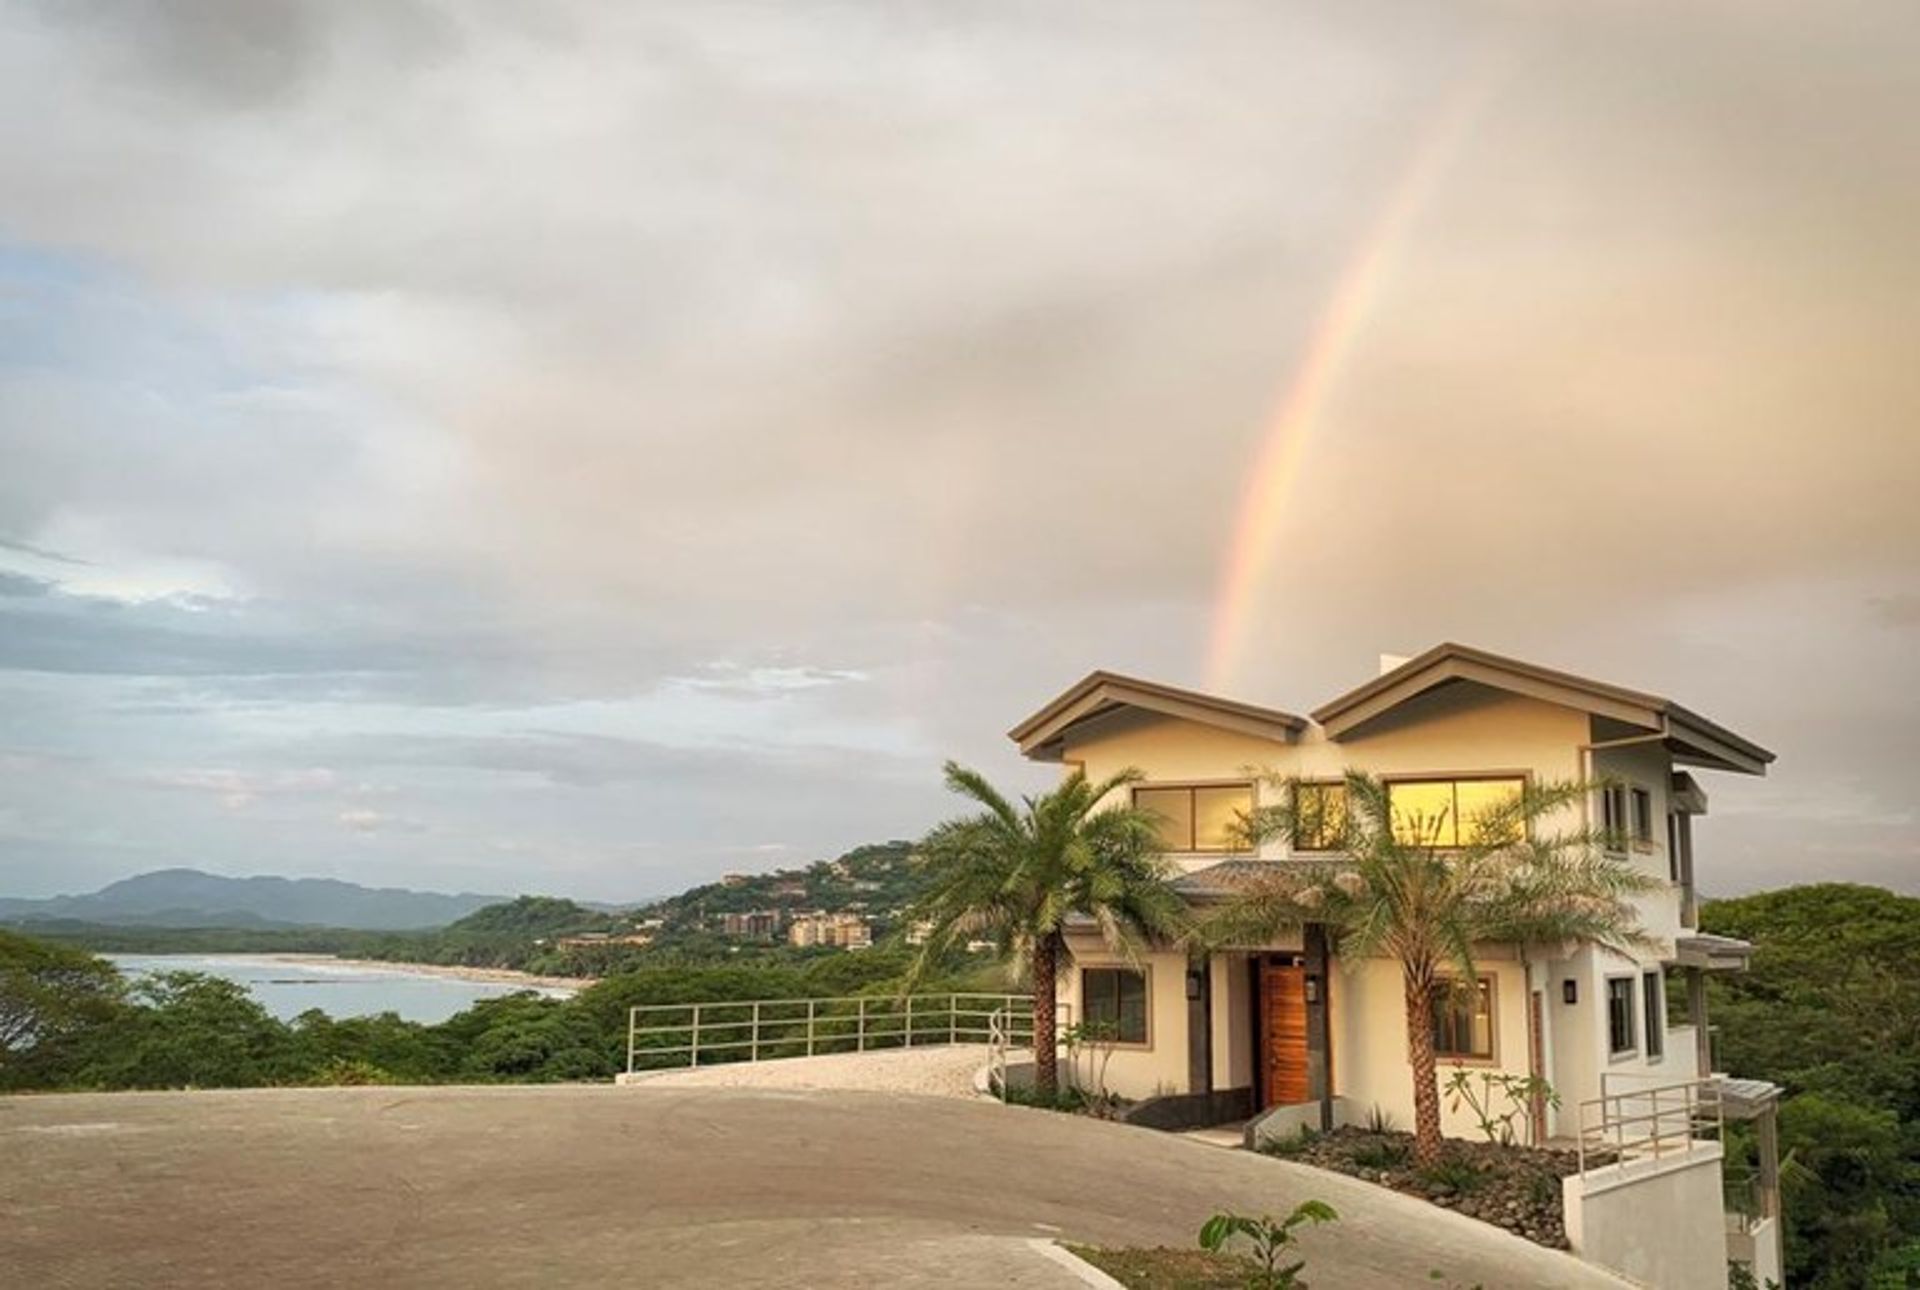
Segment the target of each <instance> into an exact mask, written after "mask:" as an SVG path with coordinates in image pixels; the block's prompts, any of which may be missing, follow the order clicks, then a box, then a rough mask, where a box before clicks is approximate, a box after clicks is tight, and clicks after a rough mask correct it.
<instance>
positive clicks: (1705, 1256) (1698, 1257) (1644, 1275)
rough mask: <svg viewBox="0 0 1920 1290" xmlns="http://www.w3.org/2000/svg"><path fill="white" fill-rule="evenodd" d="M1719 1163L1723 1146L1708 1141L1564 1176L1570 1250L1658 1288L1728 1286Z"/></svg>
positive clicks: (1702, 1289)
mask: <svg viewBox="0 0 1920 1290" xmlns="http://www.w3.org/2000/svg"><path fill="white" fill-rule="evenodd" d="M1720 1164H1721V1151H1720V1144H1719V1143H1717V1142H1705V1143H1696V1144H1695V1146H1694V1149H1693V1150H1691V1151H1689V1152H1688V1153H1687V1154H1686V1155H1685V1156H1682V1157H1676V1158H1671V1159H1668V1160H1665V1161H1660V1162H1657V1163H1656V1162H1648V1161H1641V1162H1636V1163H1634V1164H1629V1165H1613V1166H1610V1167H1609V1168H1606V1169H1598V1170H1594V1171H1592V1172H1591V1173H1589V1174H1587V1175H1586V1176H1585V1177H1584V1178H1583V1177H1581V1176H1580V1175H1579V1174H1574V1175H1572V1176H1571V1177H1568V1178H1563V1179H1562V1180H1561V1190H1562V1193H1563V1200H1564V1202H1565V1205H1566V1217H1567V1240H1568V1242H1569V1243H1570V1244H1571V1245H1572V1246H1573V1252H1574V1253H1575V1254H1578V1255H1579V1256H1580V1257H1581V1258H1582V1259H1585V1260H1586V1261H1587V1262H1589V1263H1597V1264H1599V1265H1600V1266H1601V1267H1605V1268H1611V1269H1613V1270H1614V1271H1615V1272H1618V1273H1621V1274H1622V1275H1623V1276H1626V1277H1628V1278H1630V1279H1632V1280H1633V1281H1636V1282H1638V1283H1639V1284H1641V1285H1645V1286H1658V1287H1659V1288H1660V1290H1725V1287H1726V1284H1727V1246H1726V1243H1725V1241H1724V1240H1722V1239H1720V1233H1721V1232H1722V1231H1723V1230H1724V1217H1723V1214H1722V1211H1721V1197H1720ZM1703 1234H1711V1237H1712V1239H1703Z"/></svg>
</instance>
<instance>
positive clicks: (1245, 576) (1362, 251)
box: [1207, 69, 1495, 690]
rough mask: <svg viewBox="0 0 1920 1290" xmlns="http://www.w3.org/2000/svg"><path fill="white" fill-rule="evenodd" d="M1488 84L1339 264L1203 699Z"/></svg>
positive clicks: (1249, 510)
mask: <svg viewBox="0 0 1920 1290" xmlns="http://www.w3.org/2000/svg"><path fill="white" fill-rule="evenodd" d="M1494 81H1495V77H1493V76H1492V75H1491V74H1490V69H1484V70H1483V71H1482V74H1481V75H1479V76H1476V77H1473V78H1471V79H1469V80H1468V81H1466V82H1465V83H1464V85H1463V88H1462V90H1461V92H1459V93H1457V94H1456V95H1455V96H1454V98H1453V100H1452V102H1451V103H1450V104H1449V105H1448V107H1447V109H1446V110H1445V111H1444V112H1442V113H1441V114H1440V115H1439V116H1438V117H1437V118H1436V119H1435V122H1434V125H1433V128H1432V129H1431V130H1429V131H1428V133H1427V135H1426V137H1425V140H1424V141H1423V142H1422V144H1421V146H1420V148H1419V149H1418V150H1417V151H1416V152H1415V153H1414V156H1413V158H1412V161H1411V163H1410V164H1409V166H1408V167H1407V169H1406V171H1405V173H1404V174H1403V175H1402V176H1401V178H1400V180H1399V182H1398V183H1396V184H1395V185H1394V187H1393V190H1392V192H1391V193H1390V195H1389V198H1388V201H1387V203H1386V205H1385V206H1384V207H1383V208H1382V209H1381V212H1380V214H1379V216H1378V217H1377V218H1376V219H1375V220H1374V221H1373V223H1372V224H1371V226H1370V227H1369V228H1368V230H1367V235H1366V236H1365V237H1364V238H1362V239H1361V241H1360V243H1359V245H1358V247H1357V249H1356V250H1355V252H1354V254H1353V256H1352V257H1351V258H1350V259H1349V260H1348V261H1347V264H1346V267H1345V269H1344V270H1343V271H1342V272H1341V274H1340V277H1339V279H1338V281H1337V282H1336V284H1335V287H1334V290H1333V293H1332V294H1331V295H1330V296H1329V297H1328V299H1327V304H1326V307H1325V309H1324V310H1323V311H1322V313H1321V316H1320V319H1319V323H1318V325H1317V326H1316V327H1315V328H1314V331H1313V334H1312V336H1311V337H1310V339H1309V340H1308V343H1307V348H1306V352H1305V354H1304V355H1303V356H1302V357H1301V360H1300V363H1299V365H1298V366H1297V367H1296V368H1295V369H1294V373H1293V379H1292V380H1291V381H1290V382H1289V383H1288V384H1287V386H1286V389H1285V392H1284V393H1283V394H1282V396H1281V398H1280V401H1279V404H1278V406H1277V407H1276V408H1275V410H1274V414H1273V417H1272V419H1271V420H1270V421H1269V422H1268V428H1267V432H1266V434H1265V436H1264V437H1263V438H1262V440H1261V444H1260V449H1259V453H1258V456H1257V457H1256V458H1255V460H1254V463H1253V470H1252V472H1251V473H1250V474H1249V475H1248V477H1247V486H1246V490H1245V492H1244V493H1243V495H1242V497H1241V501H1240V513H1239V518H1238V519H1237V520H1236V522H1235V523H1234V527H1233V537H1232V540H1231V542H1230V544H1229V545H1228V548H1227V554H1226V558H1225V560H1224V562H1223V565H1222V568H1221V575H1220V585H1219V589H1218V592H1217V594H1216V595H1215V598H1214V613H1213V621H1212V628H1211V632H1210V638H1209V642H1208V647H1207V683H1208V685H1209V687H1210V688H1212V689H1215V690H1226V689H1230V688H1232V684H1233V682H1234V680H1235V676H1236V673H1237V672H1238V670H1239V667H1240V662H1241V656H1242V654H1243V652H1244V650H1245V647H1246V638H1247V635H1248V633H1249V631H1250V629H1251V626H1252V619H1253V616H1254V611H1255V609H1256V608H1257V606H1258V602H1259V593H1260V590H1261V588H1262V587H1263V585H1264V584H1265V582H1266V579H1267V575H1268V573H1269V572H1270V571H1271V570H1272V567H1273V560H1274V555H1275V551H1276V547H1277V545H1278V541H1277V540H1278V538H1279V535H1280V527H1281V524H1282V522H1283V521H1284V520H1285V518H1286V513H1287V502H1288V500H1289V499H1290V498H1291V497H1292V496H1293V490H1294V485H1295V484H1296V483H1297V482H1298V480H1299V477H1300V465H1301V462H1302V460H1303V459H1304V458H1305V456H1306V450H1307V445H1308V442H1309V441H1310V440H1311V439H1312V437H1313V432H1314V430H1315V429H1316V428H1318V427H1319V426H1320V425H1321V424H1322V415H1321V414H1322V413H1323V412H1324V411H1325V409H1326V405H1327V400H1328V398H1329V397H1330V396H1331V394H1332V393H1333V390H1334V387H1335V386H1336V384H1337V383H1338V380H1339V376H1340V372H1341V369H1342V368H1344V367H1345V366H1346V363H1347V360H1348V358H1349V357H1350V356H1351V354H1352V353H1353V348H1354V342H1355V341H1356V340H1358V338H1359V336H1360V333H1361V330H1362V328H1363V326H1364V325H1365V323H1366V320H1367V317H1368V315H1369V314H1370V313H1371V312H1372V310H1373V306H1374V305H1375V303H1376V302H1378V300H1379V299H1380V296H1381V294H1382V289H1383V287H1384V286H1385V284H1386V282H1387V280H1388V278H1389V277H1390V276H1391V275H1392V271H1393V269H1394V267H1395V264H1396V262H1397V261H1398V259H1399V257H1400V254H1401V252H1402V251H1403V250H1404V249H1405V247H1406V244H1407V235H1408V233H1409V232H1410V231H1411V229H1412V227H1413V224H1414V221H1415V220H1416V218H1417V217H1418V215H1419V213H1420V211H1421V209H1422V207H1424V206H1425V205H1426V202H1427V199H1428V198H1429V197H1430V196H1431V194H1432V192H1433V189H1434V187H1435V186H1436V184H1437V183H1438V182H1439V179H1440V177H1441V175H1442V174H1443V173H1444V172H1445V171H1446V169H1447V168H1448V166H1449V165H1451V164H1452V161H1453V158H1454V154H1455V153H1456V152H1458V150H1459V147H1460V143H1461V140H1462V139H1463V138H1464V137H1465V136H1466V133H1467V131H1468V128H1469V127H1470V126H1471V125H1472V123H1473V120H1474V118H1475V117H1477V116H1478V115H1479V113H1480V111H1481V109H1482V108H1483V107H1484V106H1485V104H1486V101H1487V99H1488V98H1489V97H1490V95H1491V93H1492V89H1493V85H1494Z"/></svg>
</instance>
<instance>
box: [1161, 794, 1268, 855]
mask: <svg viewBox="0 0 1920 1290" xmlns="http://www.w3.org/2000/svg"><path fill="white" fill-rule="evenodd" d="M1133 804H1134V805H1135V806H1137V807H1139V808H1140V809H1141V810H1143V811H1151V812H1152V813H1153V815H1154V817H1155V821H1154V822H1155V823H1156V824H1158V825H1159V828H1160V847H1161V849H1162V850H1164V851H1246V850H1249V849H1250V848H1249V846H1248V844H1247V841H1246V839H1245V838H1244V837H1242V836H1241V827H1242V821H1243V820H1244V819H1245V817H1246V816H1247V815H1248V814H1250V813H1251V812H1252V811H1253V785H1252V784H1207V785H1201V786H1197V787H1192V788H1157V787H1141V788H1136V789H1134V790H1133Z"/></svg>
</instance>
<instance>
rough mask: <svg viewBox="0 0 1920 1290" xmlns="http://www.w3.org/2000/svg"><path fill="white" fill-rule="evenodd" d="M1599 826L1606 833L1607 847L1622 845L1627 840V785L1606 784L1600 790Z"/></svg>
mask: <svg viewBox="0 0 1920 1290" xmlns="http://www.w3.org/2000/svg"><path fill="white" fill-rule="evenodd" d="M1600 827H1601V828H1602V829H1603V830H1605V832H1606V835H1607V846H1608V847H1609V848H1613V847H1618V846H1624V845H1625V843H1626V840H1627V786H1626V785H1625V784H1608V785H1607V786H1606V787H1605V788H1603V789H1601V790H1600Z"/></svg>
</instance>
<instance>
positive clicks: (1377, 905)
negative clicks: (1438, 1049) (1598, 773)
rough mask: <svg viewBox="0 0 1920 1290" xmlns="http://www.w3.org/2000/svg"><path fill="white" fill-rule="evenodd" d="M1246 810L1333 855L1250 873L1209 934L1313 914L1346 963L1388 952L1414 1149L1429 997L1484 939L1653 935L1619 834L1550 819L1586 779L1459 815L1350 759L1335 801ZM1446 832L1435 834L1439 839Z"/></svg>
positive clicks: (1245, 935)
mask: <svg viewBox="0 0 1920 1290" xmlns="http://www.w3.org/2000/svg"><path fill="white" fill-rule="evenodd" d="M1280 782H1283V783H1285V785H1286V789H1287V791H1286V793H1285V795H1284V800H1283V801H1282V802H1281V803H1280V804H1278V805H1274V806H1270V807H1262V808H1259V809H1257V810H1255V811H1254V812H1253V813H1252V814H1251V815H1250V816H1249V817H1248V818H1247V819H1246V820H1245V822H1244V825H1243V829H1244V832H1245V833H1246V835H1247V837H1248V838H1249V839H1250V840H1251V841H1253V842H1255V843H1258V842H1264V841H1267V840H1269V839H1274V838H1280V839H1286V840H1288V841H1292V840H1293V839H1294V838H1295V837H1298V836H1310V837H1313V838H1314V839H1315V841H1316V843H1317V844H1325V843H1327V842H1331V843H1332V844H1333V845H1332V846H1331V848H1330V849H1331V850H1332V851H1334V852H1335V853H1337V858H1335V859H1330V860H1327V861H1302V862H1289V863H1286V864H1284V865H1278V866H1275V869H1274V872H1273V873H1272V874H1270V875H1263V876H1261V877H1259V878H1256V879H1254V880H1252V881H1250V882H1249V883H1248V884H1247V886H1246V887H1245V888H1244V889H1243V891H1242V893H1241V894H1240V895H1238V896H1237V897H1236V898H1235V899H1234V900H1233V901H1232V902H1231V903H1230V904H1228V905H1227V906H1226V907H1224V908H1223V909H1222V910H1221V911H1220V913H1219V914H1218V915H1217V916H1216V917H1215V918H1213V919H1212V920H1210V921H1209V923H1208V925H1207V927H1206V928H1205V929H1203V934H1204V936H1205V938H1206V939H1207V940H1209V941H1210V942H1212V943H1214V944H1221V945H1225V944H1234V945H1243V946H1244V945H1252V944H1262V943H1265V942H1266V941H1268V940H1270V939H1271V938H1272V937H1273V936H1274V935H1275V934H1276V933H1278V932H1281V931H1285V930H1290V929H1294V928H1299V927H1303V926H1305V925H1306V924H1308V923H1318V924H1321V925H1322V926H1324V927H1325V928H1326V931H1327V936H1328V939H1329V941H1330V943H1331V945H1332V947H1333V949H1334V950H1335V952H1336V953H1338V954H1340V955H1341V956H1342V958H1343V959H1345V960H1346V961H1347V962H1349V963H1355V962H1359V961H1361V960H1364V959H1367V958H1381V957H1384V958H1388V959H1391V960H1393V961H1395V962H1397V963H1398V964H1399V966H1400V978H1401V984H1402V986H1403V993H1404V996H1405V1002H1406V1013H1407V1017H1406V1021H1407V1053H1408V1058H1409V1064H1410V1065H1411V1066H1412V1069H1413V1107H1414V1155H1415V1158H1416V1159H1417V1160H1419V1161H1420V1162H1421V1163H1422V1164H1431V1163H1432V1162H1433V1161H1434V1160H1436V1159H1437V1158H1438V1157H1439V1154H1440V1147H1441V1136H1440V1092H1439V1086H1438V1083H1437V1080H1436V1072H1435V1060H1434V1036H1433V1007H1434V1004H1435V1002H1436V1001H1437V1000H1438V999H1439V998H1440V997H1441V996H1442V994H1443V992H1445V991H1447V990H1449V989H1452V988H1455V986H1454V985H1453V984H1452V983H1450V982H1449V980H1448V977H1449V975H1451V976H1453V977H1454V978H1455V980H1456V981H1459V982H1473V981H1477V980H1478V979H1479V977H1478V973H1477V972H1476V970H1475V964H1474V955H1475V952H1476V950H1477V949H1478V947H1480V946H1483V945H1509V946H1516V947H1518V948H1519V949H1520V950H1521V952H1522V954H1523V956H1524V955H1525V954H1526V953H1527V950H1528V947H1535V948H1538V947H1558V946H1568V945H1593V946H1599V947H1602V948H1605V949H1609V950H1614V951H1616V952H1621V953H1625V952H1627V951H1629V950H1632V949H1637V948H1642V947H1646V946H1649V945H1651V944H1653V942H1652V941H1651V939H1650V938H1649V937H1647V935H1646V934H1645V933H1644V932H1643V931H1642V930H1641V928H1640V921H1639V914H1638V912H1637V911H1636V909H1635V907H1634V904H1633V897H1634V896H1637V895H1640V894H1643V893H1645V892H1649V891H1653V890H1655V889H1657V888H1658V887H1659V886H1660V884H1659V883H1658V882H1657V881H1655V880H1654V879H1653V878H1652V877H1650V876H1648V875H1646V874H1644V873H1642V872H1640V871H1639V870H1637V869H1635V868H1633V867H1632V866H1631V865H1630V864H1628V863H1627V862H1626V861H1625V860H1624V859H1620V858H1617V857H1616V856H1614V855H1613V854H1611V850H1612V847H1613V846H1614V845H1616V843H1615V840H1614V839H1613V838H1612V837H1611V836H1610V835H1607V834H1605V833H1602V832H1599V831H1596V830H1592V829H1589V828H1586V827H1580V828H1576V829H1572V830H1554V829H1552V828H1550V827H1549V821H1550V817H1552V816H1554V815H1556V814H1557V813H1558V812H1560V811H1561V810H1562V809H1564V808H1566V807H1568V806H1571V805H1575V804H1577V803H1579V802H1580V801H1581V800H1582V799H1583V798H1584V797H1585V796H1586V794H1587V793H1588V792H1590V791H1591V788H1592V786H1590V785H1583V784H1578V783H1549V784H1535V783H1527V784H1526V785H1524V786H1523V787H1522V789H1521V791H1520V792H1519V793H1518V794H1517V795H1515V796H1513V797H1512V798H1510V799H1507V800H1505V801H1502V802H1501V803H1499V804H1498V805H1495V806H1492V807H1489V808H1488V809H1486V810H1484V811H1482V812H1480V813H1479V814H1477V815H1475V816H1474V817H1472V818H1471V819H1462V820H1460V821H1458V826H1457V828H1456V827H1455V826H1454V824H1453V823H1452V822H1450V821H1448V820H1447V819H1446V818H1445V816H1444V814H1443V815H1440V816H1437V817H1433V818H1427V817H1422V816H1419V815H1407V814H1404V813H1403V814H1401V815H1400V816H1399V817H1398V818H1396V816H1395V814H1394V811H1393V807H1392V804H1391V802H1390V801H1389V799H1388V793H1387V786H1386V785H1385V784H1383V783H1382V782H1381V781H1380V780H1378V779H1375V778H1373V777H1372V776H1369V775H1365V774H1362V773H1359V772H1355V771H1349V772H1347V775H1346V780H1345V795H1344V802H1342V801H1341V799H1340V798H1338V797H1335V798H1334V799H1333V800H1332V802H1329V800H1328V796H1327V795H1326V794H1324V793H1320V792H1311V793H1302V792H1301V791H1300V787H1301V785H1300V783H1299V781H1297V780H1289V781H1280ZM1443 841H1444V843H1445V845H1442V843H1443Z"/></svg>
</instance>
